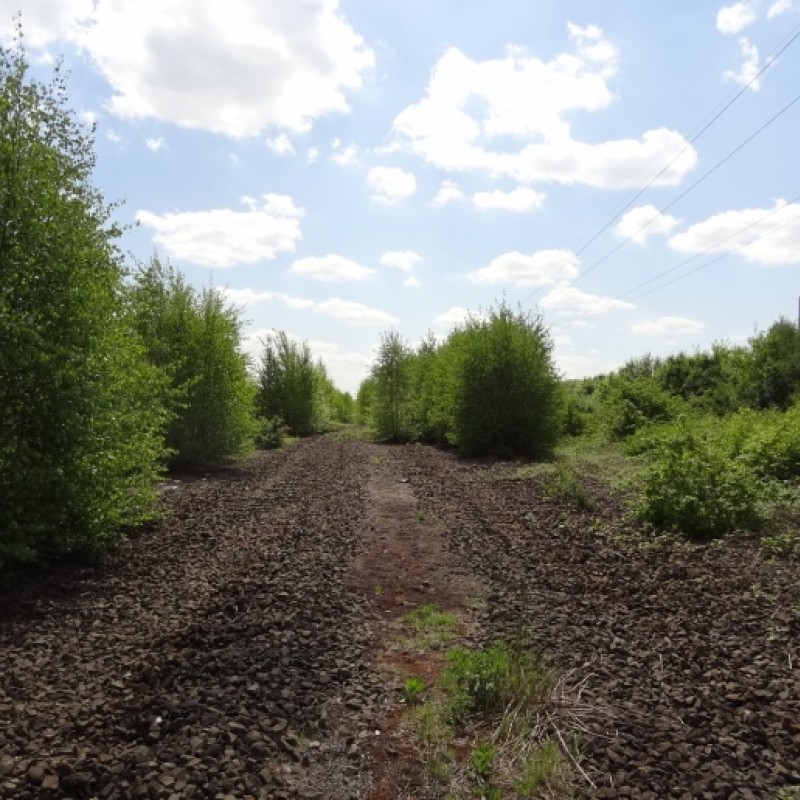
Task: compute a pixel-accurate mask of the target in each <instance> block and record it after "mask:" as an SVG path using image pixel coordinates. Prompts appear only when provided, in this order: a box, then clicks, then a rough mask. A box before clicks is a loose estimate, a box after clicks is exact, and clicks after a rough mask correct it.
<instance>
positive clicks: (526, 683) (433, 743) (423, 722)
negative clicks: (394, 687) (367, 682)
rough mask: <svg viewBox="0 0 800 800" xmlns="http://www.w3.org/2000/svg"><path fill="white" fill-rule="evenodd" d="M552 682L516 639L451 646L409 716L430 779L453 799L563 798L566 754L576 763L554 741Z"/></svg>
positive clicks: (550, 673)
mask: <svg viewBox="0 0 800 800" xmlns="http://www.w3.org/2000/svg"><path fill="white" fill-rule="evenodd" d="M556 684H557V680H556V676H555V673H554V672H553V670H552V669H551V668H550V667H549V666H548V665H547V664H545V663H544V661H543V659H541V658H540V657H539V656H538V655H537V654H536V653H535V651H534V650H533V649H531V648H530V647H529V646H528V645H527V644H526V642H525V641H523V640H520V641H516V642H513V643H511V644H507V643H504V642H500V643H498V644H495V645H492V646H491V647H488V648H485V649H483V650H466V649H462V648H456V649H453V650H450V651H449V652H448V653H447V664H446V666H445V668H444V670H443V672H442V674H441V676H440V679H439V682H438V685H437V686H436V687H433V688H432V689H431V690H430V698H429V701H428V702H427V703H425V704H424V705H422V706H421V707H420V708H419V710H418V712H417V715H416V721H417V727H418V731H419V735H420V740H421V742H422V745H423V757H424V760H425V763H426V765H427V770H428V775H429V777H430V778H431V779H432V780H434V781H435V782H437V783H439V784H440V787H439V788H440V789H442V791H443V792H445V793H446V792H449V794H447V796H448V797H453V798H455V797H464V798H466V797H480V798H483V799H484V800H486V799H487V798H500V797H519V798H527V797H534V796H537V797H538V796H542V795H541V792H542V791H546V792H547V796H548V797H552V798H566V797H567V796H569V795H568V777H569V775H570V773H571V766H570V764H569V761H568V760H567V758H569V760H570V761H572V763H573V764H574V763H576V761H575V755H573V753H572V751H570V752H569V754H567V755H565V754H564V753H562V751H561V749H560V748H559V745H558V743H557V742H556V740H555V736H558V737H559V741H563V736H562V735H561V734H560V733H559V732H558V728H557V727H555V726H556V719H557V717H558V715H559V713H560V712H559V711H558V710H557V707H556V705H554V703H555V700H554V696H555V691H556ZM562 694H563V692H562ZM459 740H460V743H459V747H458V749H457V750H456V748H454V746H453V743H454V742H455V741H459ZM470 740H471V741H472V742H473V743H474V744H473V746H472V748H471V749H470V750H468V751H466V752H465V749H464V743H465V741H466V742H469V741H470ZM564 747H566V745H564Z"/></svg>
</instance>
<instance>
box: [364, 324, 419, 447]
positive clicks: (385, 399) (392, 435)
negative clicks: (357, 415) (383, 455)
mask: <svg viewBox="0 0 800 800" xmlns="http://www.w3.org/2000/svg"><path fill="white" fill-rule="evenodd" d="M411 358H412V353H411V350H410V348H409V347H408V345H406V344H405V343H404V342H403V339H402V337H401V336H400V334H399V333H397V332H396V331H389V332H388V333H385V334H383V336H382V337H381V344H380V347H379V348H378V357H377V360H376V362H375V365H374V366H373V368H372V378H373V379H374V381H375V390H374V398H373V403H372V409H371V412H372V422H373V425H374V427H375V431H376V434H377V436H378V438H379V439H382V440H384V441H388V442H403V441H408V440H409V439H411V437H412V426H411V417H410V413H409V411H410V405H409V402H410V390H411V384H410V364H411Z"/></svg>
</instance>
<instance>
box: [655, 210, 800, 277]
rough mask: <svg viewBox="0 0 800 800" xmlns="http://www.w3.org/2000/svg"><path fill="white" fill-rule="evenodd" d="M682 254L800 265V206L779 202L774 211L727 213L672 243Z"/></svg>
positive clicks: (699, 223) (707, 220) (690, 228)
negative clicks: (722, 255)
mask: <svg viewBox="0 0 800 800" xmlns="http://www.w3.org/2000/svg"><path fill="white" fill-rule="evenodd" d="M669 246H670V247H672V248H673V249H675V250H678V251H679V252H682V253H734V252H735V253H738V254H739V255H741V256H742V257H743V258H744V259H745V260H746V261H750V262H753V263H759V264H766V265H769V266H781V265H785V264H800V204H798V203H791V204H788V203H786V201H785V200H778V201H776V203H775V205H774V206H773V208H772V209H764V208H745V209H741V210H739V211H723V212H722V213H720V214H715V215H714V216H712V217H709V218H708V219H706V220H704V221H703V222H698V223H696V224H695V225H692V226H691V227H689V228H688V229H687V230H685V231H683V232H681V233H678V234H676V235H675V236H673V237H672V238H671V239H670V240H669Z"/></svg>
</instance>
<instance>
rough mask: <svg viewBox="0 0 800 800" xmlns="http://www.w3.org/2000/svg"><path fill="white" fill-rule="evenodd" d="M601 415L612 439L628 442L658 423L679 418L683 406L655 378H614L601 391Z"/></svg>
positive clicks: (610, 378) (613, 376)
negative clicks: (641, 431)
mask: <svg viewBox="0 0 800 800" xmlns="http://www.w3.org/2000/svg"><path fill="white" fill-rule="evenodd" d="M600 406H601V408H600V414H601V417H602V420H603V426H604V428H605V430H606V432H607V433H608V435H609V436H610V437H611V438H612V439H617V440H619V439H626V438H627V437H629V436H632V435H633V434H634V433H636V432H637V431H639V430H641V429H642V428H644V427H646V426H647V425H650V424H652V423H654V422H666V421H668V420H671V419H674V418H675V417H676V416H677V413H678V410H679V408H680V402H679V400H678V399H677V398H675V397H674V396H672V395H671V394H669V392H667V391H666V390H664V389H662V388H661V386H660V385H659V383H658V381H657V380H656V379H655V378H649V377H638V378H630V377H626V376H624V375H611V376H609V377H608V378H607V379H606V381H605V383H604V384H603V385H602V386H601V388H600Z"/></svg>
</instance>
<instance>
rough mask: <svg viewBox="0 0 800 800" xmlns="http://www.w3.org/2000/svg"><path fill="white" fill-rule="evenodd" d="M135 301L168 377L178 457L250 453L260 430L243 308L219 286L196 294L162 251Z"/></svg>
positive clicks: (144, 333)
mask: <svg viewBox="0 0 800 800" xmlns="http://www.w3.org/2000/svg"><path fill="white" fill-rule="evenodd" d="M130 307H131V312H130V313H131V317H132V319H133V320H134V324H135V325H136V328H137V331H138V333H139V336H140V337H141V339H142V341H143V342H144V343H145V346H146V348H147V354H148V358H149V360H150V362H151V363H152V364H153V366H154V367H156V368H157V369H158V370H159V371H160V372H161V374H162V375H163V377H164V382H165V383H164V385H165V388H164V389H163V392H162V398H161V402H162V404H163V405H164V407H165V408H166V409H167V410H168V413H169V425H168V428H167V436H166V442H167V446H168V447H169V449H170V452H171V460H172V463H173V464H176V465H181V466H188V467H199V466H213V465H217V464H222V463H224V462H225V461H227V460H229V459H231V458H236V457H239V456H241V455H243V454H245V453H246V452H247V451H248V450H249V449H250V446H251V443H252V436H253V434H254V432H255V422H254V411H255V409H254V387H253V385H252V381H251V380H250V378H249V375H248V372H247V361H246V359H245V357H244V356H243V355H242V354H241V352H240V351H241V321H240V319H239V315H238V312H237V311H236V310H235V309H233V308H231V307H229V306H226V304H225V302H224V300H223V298H222V296H221V295H220V293H219V292H218V291H216V290H214V289H206V290H205V291H203V292H202V293H201V294H198V293H197V292H196V291H195V290H194V289H193V288H192V287H190V286H188V285H187V284H186V282H185V280H184V277H183V276H182V275H181V274H180V273H179V272H178V271H176V270H175V269H174V268H173V267H172V266H171V265H169V264H163V263H162V262H161V261H160V259H159V258H158V257H154V258H153V259H152V260H151V261H150V263H149V264H147V265H146V266H144V267H141V268H140V269H139V270H138V272H137V273H136V276H135V280H134V284H133V286H132V287H131V290H130Z"/></svg>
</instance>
